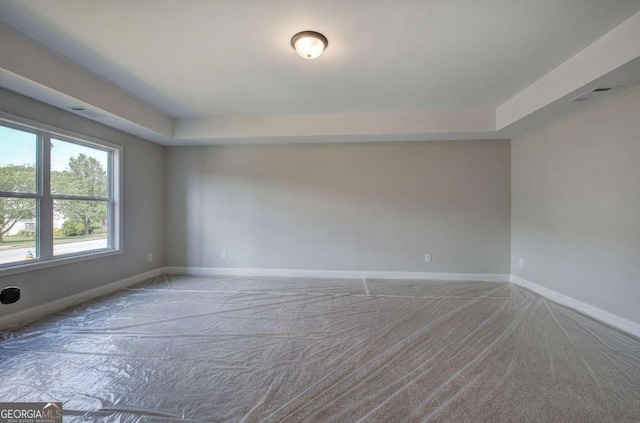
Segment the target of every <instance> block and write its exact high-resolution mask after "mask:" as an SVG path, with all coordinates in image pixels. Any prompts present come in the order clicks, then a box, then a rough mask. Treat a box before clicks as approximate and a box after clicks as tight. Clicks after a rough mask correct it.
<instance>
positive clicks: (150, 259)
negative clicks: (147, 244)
mask: <svg viewBox="0 0 640 423" xmlns="http://www.w3.org/2000/svg"><path fill="white" fill-rule="evenodd" d="M149 261H153V253H149Z"/></svg>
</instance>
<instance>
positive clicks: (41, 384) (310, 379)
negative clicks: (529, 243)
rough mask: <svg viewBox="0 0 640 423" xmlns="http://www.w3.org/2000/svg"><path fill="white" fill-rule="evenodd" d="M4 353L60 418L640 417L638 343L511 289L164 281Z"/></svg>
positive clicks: (83, 312)
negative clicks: (58, 406)
mask: <svg viewBox="0 0 640 423" xmlns="http://www.w3.org/2000/svg"><path fill="white" fill-rule="evenodd" d="M0 362H1V363H2V366H0V401H2V402H8V401H54V400H55V401H62V402H63V403H64V405H63V409H64V415H65V417H64V420H65V421H101V422H102V421H104V422H169V421H177V420H183V421H197V422H222V421H234V422H280V421H288V422H300V421H314V422H315V421H319V422H325V421H332V422H404V421H440V422H631V421H640V340H638V339H636V338H634V337H632V336H628V335H625V334H624V333H621V332H619V331H616V330H615V329H613V328H611V327H608V326H606V325H603V324H601V323H599V322H597V321H595V320H593V319H590V318H588V317H586V316H583V315H581V314H579V313H577V312H575V311H572V310H570V309H567V308H565V307H563V306H560V305H557V304H555V303H553V302H551V301H548V300H546V299H544V298H542V297H540V296H538V295H536V294H534V293H532V292H530V291H527V290H525V289H522V288H519V287H517V286H515V285H512V284H508V283H490V282H486V283H485V282H425V281H382V280H366V282H365V281H362V280H326V279H290V278H237V277H220V278H195V277H187V276H162V277H160V278H157V279H156V280H153V281H150V282H148V283H145V284H142V285H139V286H136V287H134V288H132V289H128V290H123V291H119V292H117V293H115V294H113V295H111V296H108V297H104V298H101V299H98V300H96V301H93V302H90V303H87V304H83V305H81V306H79V307H75V308H73V309H70V310H66V311H64V312H61V313H58V314H56V315H54V316H51V317H49V318H48V319H45V320H42V321H40V322H38V323H36V324H33V325H31V326H28V327H24V328H21V329H17V330H14V331H9V332H4V333H2V334H1V335H0Z"/></svg>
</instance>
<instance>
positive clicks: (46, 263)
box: [0, 249, 122, 277]
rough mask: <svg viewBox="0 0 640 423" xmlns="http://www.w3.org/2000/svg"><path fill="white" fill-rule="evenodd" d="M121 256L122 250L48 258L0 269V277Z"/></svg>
mask: <svg viewBox="0 0 640 423" xmlns="http://www.w3.org/2000/svg"><path fill="white" fill-rule="evenodd" d="M119 254H122V250H107V249H103V250H95V251H88V252H83V253H78V254H69V255H65V256H58V257H50V258H47V259H40V260H37V261H33V262H19V263H16V264H15V265H8V266H6V267H0V277H2V276H9V275H15V274H18V273H26V272H32V271H34V270H40V269H46V268H49V267H56V266H63V265H65V264H71V263H77V262H80V261H86V260H95V259H99V258H104V257H110V256H115V255H119Z"/></svg>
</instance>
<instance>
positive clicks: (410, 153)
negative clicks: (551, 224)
mask: <svg viewBox="0 0 640 423" xmlns="http://www.w3.org/2000/svg"><path fill="white" fill-rule="evenodd" d="M166 200H167V203H166V204H167V231H166V247H167V248H166V254H167V257H166V264H167V265H168V266H202V267H248V268H285V269H322V270H387V271H422V272H455V273H505V274H507V273H509V252H510V145H509V142H508V141H455V142H450V141H449V142H426V143H399V144H339V145H336V144H322V145H293V146H291V145H288V146H282V145H280V146H253V147H237V146H235V147H222V146H217V147H216V146H209V147H176V148H167V155H166ZM222 250H226V251H228V254H229V257H228V259H227V260H222V259H221V251H222ZM425 253H430V254H432V256H433V262H432V263H431V264H426V263H424V254H425Z"/></svg>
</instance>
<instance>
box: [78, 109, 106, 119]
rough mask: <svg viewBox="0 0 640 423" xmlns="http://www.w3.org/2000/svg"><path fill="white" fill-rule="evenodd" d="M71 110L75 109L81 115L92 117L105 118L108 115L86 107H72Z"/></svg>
mask: <svg viewBox="0 0 640 423" xmlns="http://www.w3.org/2000/svg"><path fill="white" fill-rule="evenodd" d="M71 110H73V111H74V112H76V113H77V114H79V115H82V116H84V117H88V118H91V119H103V118H106V117H107V116H105V115H101V114H100V113H96V112H94V111H92V110H87V109H85V108H84V107H71Z"/></svg>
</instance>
